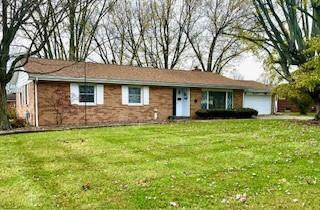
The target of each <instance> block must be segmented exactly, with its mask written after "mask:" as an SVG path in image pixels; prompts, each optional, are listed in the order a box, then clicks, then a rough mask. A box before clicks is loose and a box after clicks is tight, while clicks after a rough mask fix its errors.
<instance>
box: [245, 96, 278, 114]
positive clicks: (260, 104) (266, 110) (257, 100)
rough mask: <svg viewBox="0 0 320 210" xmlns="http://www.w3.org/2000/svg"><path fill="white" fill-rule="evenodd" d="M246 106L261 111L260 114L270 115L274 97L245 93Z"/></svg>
mask: <svg viewBox="0 0 320 210" xmlns="http://www.w3.org/2000/svg"><path fill="white" fill-rule="evenodd" d="M243 107H244V108H252V109H255V110H257V111H258V112H259V115H269V114H271V110H272V97H271V96H266V95H245V96H244V101H243Z"/></svg>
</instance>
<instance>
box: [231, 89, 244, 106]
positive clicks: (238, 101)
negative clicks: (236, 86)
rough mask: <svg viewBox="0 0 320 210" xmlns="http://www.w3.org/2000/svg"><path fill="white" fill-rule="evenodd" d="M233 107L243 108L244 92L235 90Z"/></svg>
mask: <svg viewBox="0 0 320 210" xmlns="http://www.w3.org/2000/svg"><path fill="white" fill-rule="evenodd" d="M233 107H234V108H243V90H234V92H233Z"/></svg>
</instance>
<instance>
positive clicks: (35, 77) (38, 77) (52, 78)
mask: <svg viewBox="0 0 320 210" xmlns="http://www.w3.org/2000/svg"><path fill="white" fill-rule="evenodd" d="M29 78H30V79H31V80H42V81H54V82H82V83H83V82H88V83H101V84H122V85H150V86H163V87H190V88H218V89H223V88H224V89H241V90H245V91H254V92H270V91H269V90H254V89H248V87H243V86H232V85H224V84H213V85H208V84H193V83H173V82H155V81H140V80H114V79H97V78H94V79H92V78H84V77H77V78H76V77H65V76H63V77H61V76H52V75H38V74H29Z"/></svg>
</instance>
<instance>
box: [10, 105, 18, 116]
mask: <svg viewBox="0 0 320 210" xmlns="http://www.w3.org/2000/svg"><path fill="white" fill-rule="evenodd" d="M8 118H9V119H16V118H17V110H16V108H15V107H14V106H9V107H8Z"/></svg>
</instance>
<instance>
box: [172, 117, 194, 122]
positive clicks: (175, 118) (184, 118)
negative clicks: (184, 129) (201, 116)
mask: <svg viewBox="0 0 320 210" xmlns="http://www.w3.org/2000/svg"><path fill="white" fill-rule="evenodd" d="M189 119H190V117H179V116H170V117H169V120H175V121H178V120H189Z"/></svg>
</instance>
